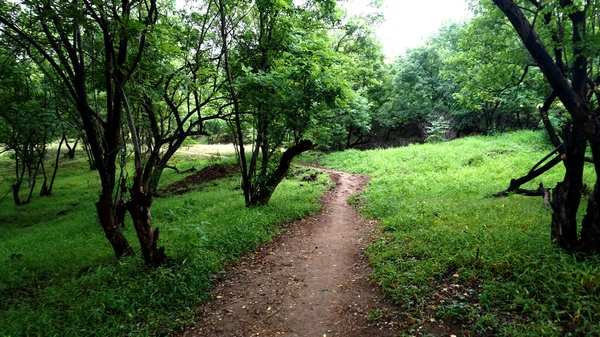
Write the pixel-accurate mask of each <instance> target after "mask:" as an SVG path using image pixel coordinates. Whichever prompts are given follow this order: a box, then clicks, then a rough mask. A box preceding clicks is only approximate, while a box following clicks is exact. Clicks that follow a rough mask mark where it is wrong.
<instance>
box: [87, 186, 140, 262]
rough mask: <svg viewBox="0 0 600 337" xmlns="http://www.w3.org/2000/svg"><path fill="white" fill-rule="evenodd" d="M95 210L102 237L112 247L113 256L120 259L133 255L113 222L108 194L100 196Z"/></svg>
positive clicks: (110, 200)
mask: <svg viewBox="0 0 600 337" xmlns="http://www.w3.org/2000/svg"><path fill="white" fill-rule="evenodd" d="M96 210H97V211H98V217H99V218H100V224H101V225H102V229H103V230H104V235H105V236H106V239H107V240H108V241H109V242H110V244H111V246H112V247H113V250H114V252H115V256H116V257H117V258H121V257H124V256H133V255H135V253H134V252H133V249H131V246H130V245H129V242H128V241H127V238H125V236H124V235H123V232H122V231H121V229H120V228H119V226H117V224H116V222H115V211H114V208H113V203H112V197H111V195H110V194H108V195H107V194H105V193H102V194H100V200H98V202H97V203H96Z"/></svg>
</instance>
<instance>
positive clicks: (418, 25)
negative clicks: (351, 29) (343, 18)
mask: <svg viewBox="0 0 600 337" xmlns="http://www.w3.org/2000/svg"><path fill="white" fill-rule="evenodd" d="M369 2H370V0H348V3H341V2H340V5H341V6H342V7H344V8H346V9H347V10H348V12H349V13H350V14H355V15H358V14H361V13H368V11H369V10H371V9H370V8H369V6H368V4H369ZM380 11H381V12H382V13H383V15H384V16H385V20H386V21H385V22H384V23H383V24H381V26H380V27H379V28H377V29H376V33H377V36H378V37H379V39H380V40H381V42H382V44H383V49H384V52H385V54H386V56H387V57H388V58H395V57H396V56H398V55H401V54H403V53H404V51H405V50H406V49H407V48H412V47H417V46H418V45H420V44H421V43H422V42H423V40H424V39H425V38H427V37H428V36H430V35H432V34H433V33H435V32H436V31H437V30H438V29H439V28H440V27H441V26H442V25H443V24H444V23H445V22H448V21H460V20H464V19H465V18H466V17H468V16H469V11H468V8H467V3H466V1H465V0H383V6H382V8H381V9H380Z"/></svg>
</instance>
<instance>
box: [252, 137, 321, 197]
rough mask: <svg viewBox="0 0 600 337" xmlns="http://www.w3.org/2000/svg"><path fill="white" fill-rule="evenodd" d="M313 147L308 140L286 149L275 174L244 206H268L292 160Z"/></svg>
mask: <svg viewBox="0 0 600 337" xmlns="http://www.w3.org/2000/svg"><path fill="white" fill-rule="evenodd" d="M315 146H316V145H315V144H313V143H312V142H311V141H310V140H303V141H301V142H299V143H298V144H296V145H294V146H292V147H290V148H289V149H287V150H286V151H285V152H284V153H283V154H282V155H281V159H280V160H279V165H278V166H277V169H276V170H275V172H273V174H272V175H271V176H270V177H269V178H268V179H267V181H266V183H265V184H264V185H263V186H261V188H260V189H259V190H258V193H257V194H256V195H255V196H254V198H252V199H251V200H250V202H249V203H248V204H246V206H259V205H266V204H268V203H269V200H271V197H272V196H273V192H274V191H275V188H276V187H277V185H279V183H280V182H281V180H283V177H285V175H286V174H287V172H288V170H289V168H290V165H291V163H292V160H293V159H294V158H295V157H296V156H298V155H300V154H302V153H303V152H305V151H308V150H312V149H314V148H315Z"/></svg>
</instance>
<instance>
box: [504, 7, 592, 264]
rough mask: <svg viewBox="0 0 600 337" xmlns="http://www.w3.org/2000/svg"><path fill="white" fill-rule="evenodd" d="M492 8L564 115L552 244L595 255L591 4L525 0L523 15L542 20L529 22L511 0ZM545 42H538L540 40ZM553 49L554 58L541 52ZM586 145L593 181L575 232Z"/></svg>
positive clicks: (554, 194)
mask: <svg viewBox="0 0 600 337" xmlns="http://www.w3.org/2000/svg"><path fill="white" fill-rule="evenodd" d="M494 4H495V5H496V6H497V7H498V8H499V9H500V10H501V11H502V12H503V13H504V15H505V16H506V17H507V18H508V20H509V21H510V23H511V24H512V26H513V27H514V29H515V31H516V32H517V34H518V35H519V37H520V38H521V40H522V41H523V44H524V45H525V47H526V48H527V50H528V51H529V53H530V54H531V56H532V58H533V59H534V60H535V62H536V63H537V65H538V66H539V67H540V69H541V71H542V73H543V74H544V76H545V78H546V80H547V82H548V83H549V85H550V86H551V87H552V89H553V91H554V94H555V96H556V97H558V98H559V99H560V101H561V102H562V104H563V105H564V107H565V109H566V110H567V111H568V112H569V114H570V116H571V119H572V125H571V126H570V127H569V128H568V129H567V130H566V132H565V135H564V137H563V140H564V142H565V145H564V154H563V156H561V159H563V163H564V165H565V168H566V172H565V176H564V178H563V181H562V182H560V183H558V184H557V186H556V188H554V189H553V191H552V201H551V205H552V209H553V215H552V240H553V242H555V243H556V244H558V245H559V246H560V247H563V248H564V249H567V250H570V251H577V252H584V253H588V254H597V253H599V252H600V208H599V204H598V202H599V200H600V187H599V186H598V178H600V176H599V175H600V167H599V165H600V121H599V120H598V111H597V110H598V109H597V107H598V106H599V105H600V104H598V103H599V101H598V99H597V98H598V94H599V93H598V91H597V85H598V83H597V82H596V79H595V77H594V74H595V72H596V71H597V70H596V69H594V67H593V62H592V61H593V60H597V58H598V51H599V48H598V45H597V44H596V43H595V42H594V39H593V37H594V35H595V34H594V33H595V32H594V30H595V27H596V26H597V23H598V22H597V20H598V18H597V15H595V8H597V5H598V4H597V3H596V2H595V1H588V2H586V3H585V4H584V5H581V4H579V3H577V4H576V3H573V2H572V1H570V0H561V1H551V2H537V1H535V0H530V1H529V2H528V5H529V6H530V7H528V11H529V12H530V13H534V17H535V18H537V16H538V15H541V16H542V17H543V20H542V21H543V22H542V23H541V25H542V27H541V28H540V26H539V25H540V23H539V21H534V23H535V25H534V24H532V22H531V21H530V19H528V18H527V17H526V16H525V14H524V12H523V10H522V8H521V7H520V6H519V5H518V4H517V3H515V2H514V1H512V0H494ZM548 27H553V28H555V30H554V32H560V34H562V33H563V32H564V33H565V34H570V41H568V43H567V41H564V40H563V39H562V37H563V36H560V34H557V33H550V34H546V35H545V36H544V35H543V34H540V32H542V33H546V32H547V31H545V29H547V28H548ZM548 36H550V42H546V43H544V42H543V40H542V38H544V37H546V38H548ZM546 44H550V45H552V46H553V47H554V55H552V54H551V53H550V52H549V51H548V49H547V48H546ZM567 53H570V55H568V56H569V58H568V59H569V60H572V61H571V62H572V63H571V65H570V66H569V67H567V64H566V63H565V62H564V60H565V58H564V57H565V56H566V54H567ZM588 144H589V146H590V148H591V152H592V156H593V162H594V169H595V175H596V183H595V188H594V191H593V192H592V193H591V195H590V197H589V199H588V202H587V209H586V214H585V216H584V217H583V221H582V223H581V232H580V233H578V223H577V213H578V209H579V205H580V203H581V199H582V189H583V170H584V162H585V152H586V148H587V145H588Z"/></svg>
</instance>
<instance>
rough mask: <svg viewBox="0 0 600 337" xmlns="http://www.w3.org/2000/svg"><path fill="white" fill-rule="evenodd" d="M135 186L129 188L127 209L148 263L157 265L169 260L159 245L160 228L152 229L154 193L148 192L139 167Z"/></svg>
mask: <svg viewBox="0 0 600 337" xmlns="http://www.w3.org/2000/svg"><path fill="white" fill-rule="evenodd" d="M133 180H134V182H133V186H132V187H131V188H130V189H129V194H130V196H131V200H129V201H128V202H127V209H128V210H129V214H130V215H131V219H132V220H133V225H134V226H135V231H136V233H137V237H138V240H139V241H140V247H141V250H142V255H143V256H144V261H145V262H146V264H147V265H150V266H153V267H157V266H160V265H161V264H163V263H165V262H166V261H167V256H166V254H165V248H164V247H158V238H159V230H158V228H156V229H154V230H152V216H151V214H150V206H151V205H152V194H151V193H146V191H145V190H144V187H143V184H142V170H141V169H138V171H137V172H136V175H135V177H134V179H133Z"/></svg>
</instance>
